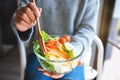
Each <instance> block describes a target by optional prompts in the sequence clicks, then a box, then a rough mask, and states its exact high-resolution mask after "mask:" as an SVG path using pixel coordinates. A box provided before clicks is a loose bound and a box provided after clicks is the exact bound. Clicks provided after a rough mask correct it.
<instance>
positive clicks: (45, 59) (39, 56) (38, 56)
mask: <svg viewBox="0 0 120 80" xmlns="http://www.w3.org/2000/svg"><path fill="white" fill-rule="evenodd" d="M34 47H35V46H33V51H34V53H35V55H36V57H37V58H40V59H42V60H44V61H47V62H55V63H63V62H70V61H73V60H75V59H77V58H79V57H81V55H82V53H83V52H84V50H85V48H84V45H83V43H82V48H83V49H82V50H81V52H80V54H79V55H77V56H76V57H74V58H71V59H68V60H56V61H55V60H49V59H47V58H45V57H44V56H42V55H40V53H37V52H36V51H35V49H34Z"/></svg>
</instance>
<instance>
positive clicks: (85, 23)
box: [12, 0, 99, 80]
mask: <svg viewBox="0 0 120 80" xmlns="http://www.w3.org/2000/svg"><path fill="white" fill-rule="evenodd" d="M98 4H99V1H98V0H36V5H37V6H36V5H35V4H34V3H33V2H32V1H30V0H21V2H20V5H19V7H18V9H17V11H16V12H15V14H14V16H13V20H12V27H13V29H14V31H15V32H16V33H17V36H18V37H19V38H20V39H21V40H22V41H29V43H30V44H29V47H28V49H27V53H29V55H28V58H27V59H28V60H27V67H26V71H25V80H53V79H58V80H85V78H84V65H82V66H80V67H79V66H78V67H76V68H75V69H74V70H73V71H71V72H70V73H68V74H66V75H57V74H53V73H49V72H46V71H45V70H43V69H42V68H39V71H38V67H39V66H40V65H39V62H38V61H37V59H36V57H35V55H34V53H33V51H32V46H33V45H32V44H31V41H33V40H36V39H37V38H36V28H35V27H34V26H35V24H36V19H37V17H40V20H39V21H40V23H41V29H42V30H44V31H45V32H47V33H48V34H61V35H64V34H68V35H73V36H74V38H75V41H73V42H72V43H73V44H74V45H75V46H76V48H78V49H79V45H80V44H81V43H83V44H84V47H85V51H84V54H85V53H86V51H87V48H89V47H90V46H91V43H92V40H93V36H94V35H95V32H96V23H97V15H98V7H99V6H98ZM84 54H83V56H82V57H84Z"/></svg>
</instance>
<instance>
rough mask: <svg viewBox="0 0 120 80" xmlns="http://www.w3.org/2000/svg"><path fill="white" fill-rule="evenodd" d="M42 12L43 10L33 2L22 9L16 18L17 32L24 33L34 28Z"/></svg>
mask: <svg viewBox="0 0 120 80" xmlns="http://www.w3.org/2000/svg"><path fill="white" fill-rule="evenodd" d="M41 12H42V9H41V8H37V7H36V5H35V4H34V3H33V2H31V3H30V4H28V5H27V6H25V7H21V8H20V9H19V10H18V11H17V12H16V16H15V25H16V28H17V30H19V31H21V32H24V31H27V30H28V29H30V28H32V27H33V26H34V25H35V24H36V22H37V18H38V17H39V16H40V14H41Z"/></svg>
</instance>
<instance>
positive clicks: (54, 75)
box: [51, 74, 64, 79]
mask: <svg viewBox="0 0 120 80" xmlns="http://www.w3.org/2000/svg"><path fill="white" fill-rule="evenodd" d="M63 76H64V75H62V74H51V77H52V78H55V79H58V78H61V77H63Z"/></svg>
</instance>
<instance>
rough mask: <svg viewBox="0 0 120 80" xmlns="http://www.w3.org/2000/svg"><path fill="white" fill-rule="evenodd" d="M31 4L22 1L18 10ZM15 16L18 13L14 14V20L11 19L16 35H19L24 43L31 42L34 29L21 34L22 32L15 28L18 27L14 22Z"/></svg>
mask: <svg viewBox="0 0 120 80" xmlns="http://www.w3.org/2000/svg"><path fill="white" fill-rule="evenodd" d="M29 3H30V1H29V0H22V1H21V2H20V4H19V5H18V8H17V10H18V9H19V8H20V7H22V6H26V5H27V4H29ZM15 15H16V13H14V14H13V17H12V19H11V27H12V29H13V31H14V33H15V34H16V35H17V38H19V39H20V40H22V41H24V42H26V41H29V40H30V38H31V36H32V34H33V28H32V29H29V30H27V31H25V32H20V31H18V30H17V29H16V27H15V26H16V25H15V22H14V19H15Z"/></svg>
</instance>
